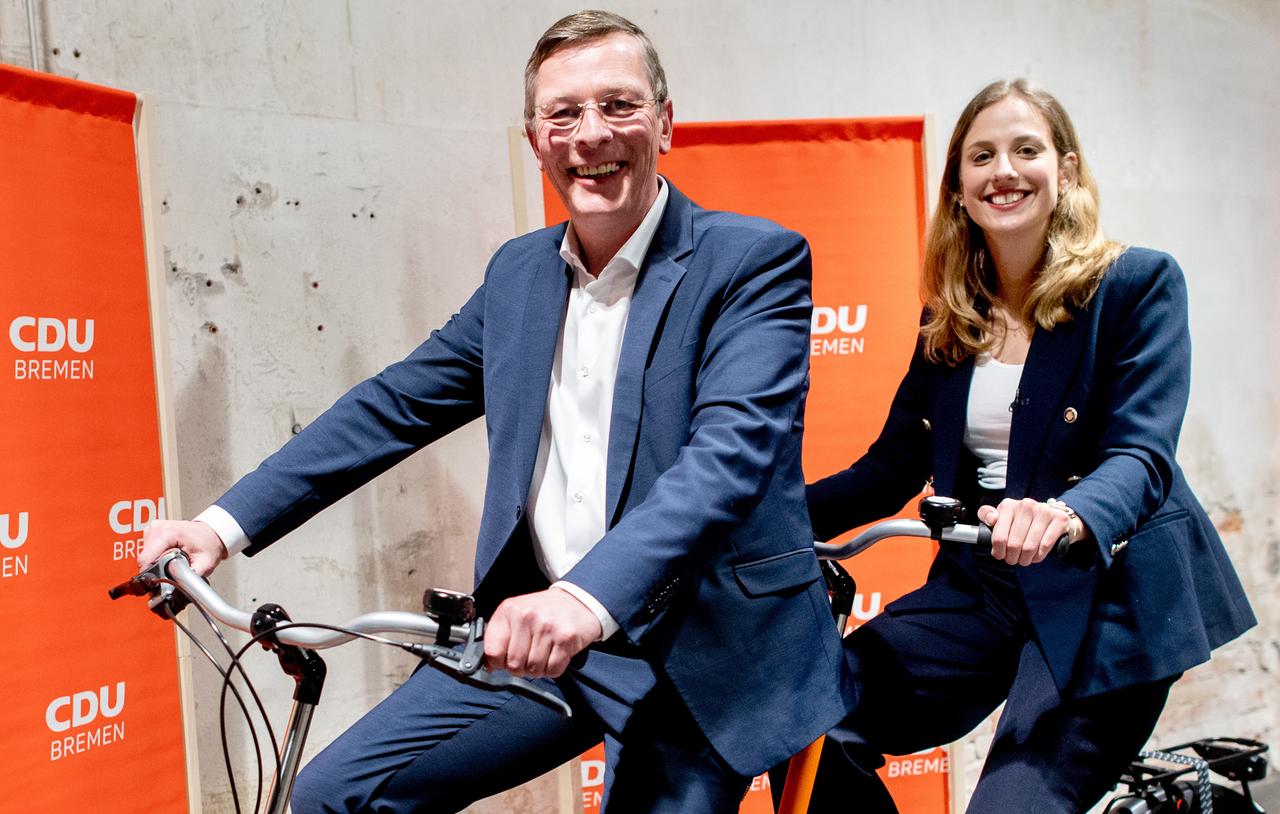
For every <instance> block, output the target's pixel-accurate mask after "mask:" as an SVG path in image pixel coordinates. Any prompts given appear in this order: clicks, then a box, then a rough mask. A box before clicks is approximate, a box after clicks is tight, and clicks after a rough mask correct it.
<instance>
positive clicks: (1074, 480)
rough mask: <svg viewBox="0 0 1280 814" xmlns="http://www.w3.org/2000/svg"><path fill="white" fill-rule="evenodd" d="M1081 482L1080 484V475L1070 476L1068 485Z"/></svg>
mask: <svg viewBox="0 0 1280 814" xmlns="http://www.w3.org/2000/svg"><path fill="white" fill-rule="evenodd" d="M1079 482H1080V476H1079V475H1069V476H1068V477H1067V483H1079Z"/></svg>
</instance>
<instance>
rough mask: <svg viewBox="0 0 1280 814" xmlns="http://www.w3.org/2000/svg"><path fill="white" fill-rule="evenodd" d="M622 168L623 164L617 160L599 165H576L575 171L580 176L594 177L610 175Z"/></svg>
mask: <svg viewBox="0 0 1280 814" xmlns="http://www.w3.org/2000/svg"><path fill="white" fill-rule="evenodd" d="M620 169H622V165H621V164H619V163H618V162H617V161H610V162H609V163H608V164H601V165H600V166H598V167H574V168H573V172H574V174H575V175H577V176H578V177H579V178H593V177H595V176H597V175H609V174H611V173H615V172H617V171H618V170H620Z"/></svg>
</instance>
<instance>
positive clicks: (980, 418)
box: [964, 353, 1023, 492]
mask: <svg viewBox="0 0 1280 814" xmlns="http://www.w3.org/2000/svg"><path fill="white" fill-rule="evenodd" d="M1022 368H1023V365H1010V364H1006V363H1004V362H1001V361H1000V360H999V359H996V358H994V357H992V356H991V355H990V354H987V353H980V354H978V357H977V358H976V359H975V360H974V363H973V380H972V382H971V383H970V385H969V405H968V410H967V412H966V415H965V422H964V445H965V448H966V449H968V450H969V452H970V453H972V454H973V456H974V457H975V458H977V459H978V486H980V487H981V488H983V489H985V490H988V491H992V492H998V491H1000V490H1002V489H1004V488H1005V473H1006V472H1007V471H1008V468H1009V429H1010V427H1011V426H1012V424H1013V410H1014V401H1015V400H1016V399H1017V398H1018V382H1019V380H1021V379H1022Z"/></svg>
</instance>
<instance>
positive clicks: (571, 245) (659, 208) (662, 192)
mask: <svg viewBox="0 0 1280 814" xmlns="http://www.w3.org/2000/svg"><path fill="white" fill-rule="evenodd" d="M669 197H670V190H668V188H667V182H666V179H664V178H663V177H662V176H661V175H659V176H658V197H657V198H655V199H654V201H653V205H652V206H650V207H649V211H648V212H647V213H645V216H644V220H642V221H640V225H639V226H637V227H636V230H635V231H634V232H632V233H631V237H629V238H627V242H626V243H624V244H622V248H621V249H618V253H617V254H615V255H614V256H613V257H612V258H611V259H610V260H609V262H608V263H606V264H605V267H604V270H603V271H601V272H600V276H601V277H604V276H605V275H606V274H609V272H610V271H611V270H612V269H614V268H616V267H617V265H618V264H619V263H625V264H626V265H627V266H628V267H629V268H630V270H631V271H639V270H640V266H641V264H643V263H644V256H645V255H646V254H648V253H649V246H650V245H652V243H653V238H654V235H656V234H657V233H658V225H659V224H660V223H662V214H663V212H665V211H666V208H667V199H668V198H669ZM560 256H561V257H562V258H564V261H565V262H566V263H568V264H569V266H570V267H571V268H572V269H573V270H574V271H575V272H577V275H578V276H581V275H584V274H586V273H587V270H586V266H585V265H583V263H582V258H581V257H580V256H579V254H578V236H577V235H576V234H575V233H574V231H573V221H569V228H568V229H566V230H565V233H564V239H563V240H561V241H560ZM587 279H588V280H589V279H591V278H590V277H588V278H587Z"/></svg>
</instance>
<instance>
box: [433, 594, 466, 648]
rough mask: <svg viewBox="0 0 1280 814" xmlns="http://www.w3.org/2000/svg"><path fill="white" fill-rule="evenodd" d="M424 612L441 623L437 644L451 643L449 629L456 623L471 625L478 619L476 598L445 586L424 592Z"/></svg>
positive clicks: (437, 633) (437, 631)
mask: <svg viewBox="0 0 1280 814" xmlns="http://www.w3.org/2000/svg"><path fill="white" fill-rule="evenodd" d="M422 612H423V613H425V614H426V615H427V616H430V617H431V618H432V619H435V620H436V621H437V622H438V623H439V624H440V626H439V628H437V630H436V644H446V645H447V644H450V637H449V631H450V628H452V627H453V626H454V625H469V624H471V623H472V622H474V621H475V620H476V600H475V597H473V596H471V595H470V594H464V593H461V592H459V591H450V590H446V589H444V588H428V589H427V590H425V591H423V592H422Z"/></svg>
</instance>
